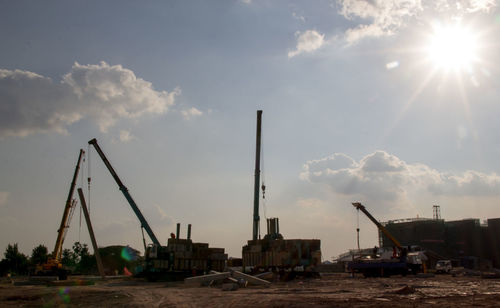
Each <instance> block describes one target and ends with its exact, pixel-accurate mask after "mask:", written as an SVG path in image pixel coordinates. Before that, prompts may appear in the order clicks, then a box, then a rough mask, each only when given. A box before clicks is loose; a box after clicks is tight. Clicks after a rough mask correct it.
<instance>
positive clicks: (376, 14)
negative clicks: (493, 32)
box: [339, 0, 498, 44]
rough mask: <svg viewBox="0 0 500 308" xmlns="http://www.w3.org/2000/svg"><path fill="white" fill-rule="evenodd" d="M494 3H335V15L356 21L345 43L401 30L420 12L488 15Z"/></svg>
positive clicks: (358, 0) (365, 0)
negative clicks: (337, 7)
mask: <svg viewBox="0 0 500 308" xmlns="http://www.w3.org/2000/svg"><path fill="white" fill-rule="evenodd" d="M497 2H498V1H495V0H461V1H460V0H459V1H456V0H439V1H436V0H393V1H385V0H339V4H340V9H339V14H341V15H342V16H344V17H345V18H346V19H348V20H351V21H355V22H358V23H359V24H358V25H357V26H355V27H353V28H350V29H347V30H346V32H345V40H346V41H347V43H348V44H352V43H355V42H357V41H359V40H360V39H363V38H365V37H380V36H386V35H393V34H395V33H397V32H398V31H399V30H400V29H401V28H403V27H405V26H406V24H407V22H408V20H410V19H411V18H413V17H418V16H420V15H422V13H423V12H426V11H429V12H435V13H443V12H447V13H449V14H451V15H454V16H463V15H464V14H468V13H473V12H478V11H482V12H485V13H488V12H490V11H491V9H492V8H494V7H495V6H496V5H497Z"/></svg>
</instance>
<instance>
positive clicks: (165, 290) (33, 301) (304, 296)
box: [0, 274, 500, 307]
mask: <svg viewBox="0 0 500 308" xmlns="http://www.w3.org/2000/svg"><path fill="white" fill-rule="evenodd" d="M72 281H73V282H75V280H72ZM69 282H71V280H70V281H69ZM499 303H500V280H499V279H483V278H481V277H469V276H461V277H453V276H451V275H436V276H434V277H427V278H419V277H414V276H413V277H409V276H407V277H399V276H396V277H390V278H363V277H361V276H359V277H354V278H350V277H349V276H348V275H346V274H325V275H322V277H321V278H320V279H296V280H293V281H290V282H277V283H273V284H271V286H269V287H257V286H255V287H252V286H248V287H246V288H240V289H238V290H236V291H222V290H221V288H220V287H198V286H196V287H192V286H186V285H184V283H183V282H175V283H166V282H155V283H151V282H146V281H142V280H138V279H133V278H120V279H109V280H101V281H100V280H97V281H95V284H94V285H77V286H46V285H14V284H12V283H8V282H7V281H3V282H2V283H0V307H438V306H439V307H470V306H480V307H493V306H498V305H499Z"/></svg>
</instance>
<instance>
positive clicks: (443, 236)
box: [379, 206, 500, 268]
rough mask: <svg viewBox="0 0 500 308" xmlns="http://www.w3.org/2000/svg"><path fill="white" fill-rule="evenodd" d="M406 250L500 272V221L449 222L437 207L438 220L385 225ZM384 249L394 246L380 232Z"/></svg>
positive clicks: (402, 221)
mask: <svg viewBox="0 0 500 308" xmlns="http://www.w3.org/2000/svg"><path fill="white" fill-rule="evenodd" d="M382 224H383V225H384V226H385V228H386V229H387V230H388V231H389V232H390V234H392V235H393V236H394V237H395V238H397V239H398V241H399V242H400V243H401V245H403V246H419V247H421V249H422V250H425V251H426V253H427V254H428V255H431V256H434V259H451V260H452V261H453V262H454V263H455V265H460V266H464V267H467V268H490V267H492V266H493V267H495V268H500V237H499V235H500V218H494V219H488V220H486V221H483V222H482V223H481V222H480V220H479V219H474V218H469V219H463V220H455V221H445V220H444V219H441V217H440V215H439V207H438V206H434V217H433V218H432V219H431V218H413V219H399V220H391V221H388V222H385V223H382ZM379 244H380V247H392V245H393V244H392V242H391V241H390V240H389V238H387V237H386V236H385V235H384V234H382V232H380V231H379Z"/></svg>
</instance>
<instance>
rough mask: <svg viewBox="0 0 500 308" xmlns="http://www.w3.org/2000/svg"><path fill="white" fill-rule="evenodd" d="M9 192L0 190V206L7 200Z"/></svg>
mask: <svg viewBox="0 0 500 308" xmlns="http://www.w3.org/2000/svg"><path fill="white" fill-rule="evenodd" d="M9 195H10V193H9V192H8V191H0V206H4V205H5V204H6V203H7V201H8V200H9Z"/></svg>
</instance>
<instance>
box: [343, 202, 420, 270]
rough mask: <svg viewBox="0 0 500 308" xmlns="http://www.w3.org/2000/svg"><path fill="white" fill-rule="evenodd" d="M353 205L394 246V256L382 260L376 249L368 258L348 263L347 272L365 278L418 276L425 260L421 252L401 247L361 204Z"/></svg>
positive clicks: (355, 203)
mask: <svg viewBox="0 0 500 308" xmlns="http://www.w3.org/2000/svg"><path fill="white" fill-rule="evenodd" d="M352 205H353V206H354V207H355V208H356V209H357V210H358V211H361V212H363V213H364V214H365V215H366V216H367V217H368V218H369V219H370V220H371V221H372V222H373V223H374V224H375V225H376V226H377V228H378V229H379V230H380V231H381V232H382V233H383V234H384V235H385V236H387V238H389V240H391V242H392V243H393V244H394V248H393V254H392V256H391V257H389V258H381V257H380V256H379V255H378V254H377V249H376V248H374V251H373V254H372V255H371V256H366V257H362V258H358V259H355V260H352V261H351V262H348V263H347V270H348V271H350V272H351V273H361V274H363V276H364V277H389V276H391V275H403V276H406V275H407V274H408V273H412V274H417V273H418V272H421V271H422V270H423V262H422V259H423V258H425V255H423V253H422V252H420V251H410V249H408V248H406V247H403V246H401V244H400V243H399V241H398V240H397V239H396V238H394V236H392V234H391V233H390V232H389V231H388V230H387V229H386V228H385V227H384V226H383V225H382V224H381V223H380V222H378V221H377V220H376V219H375V218H374V217H373V216H372V215H371V214H370V213H369V212H368V211H367V210H366V208H365V206H364V205H362V204H361V203H359V202H354V203H352Z"/></svg>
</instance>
